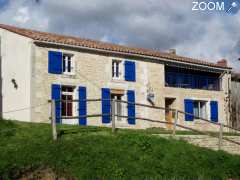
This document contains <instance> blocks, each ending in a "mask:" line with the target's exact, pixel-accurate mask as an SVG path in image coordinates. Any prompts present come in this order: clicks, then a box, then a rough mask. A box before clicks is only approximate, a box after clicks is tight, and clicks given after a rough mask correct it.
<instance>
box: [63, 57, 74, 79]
mask: <svg viewBox="0 0 240 180" xmlns="http://www.w3.org/2000/svg"><path fill="white" fill-rule="evenodd" d="M65 57H70V59H68V60H66V59H65ZM62 61H63V63H62V72H63V74H64V75H75V59H74V55H73V54H70V53H63V56H62ZM66 61H67V62H66ZM69 62H71V64H70V72H69V71H68V69H69V64H68V63H69Z"/></svg>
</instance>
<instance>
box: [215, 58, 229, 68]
mask: <svg viewBox="0 0 240 180" xmlns="http://www.w3.org/2000/svg"><path fill="white" fill-rule="evenodd" d="M217 64H218V65H220V66H222V67H227V60H226V59H222V60H220V61H218V62H217Z"/></svg>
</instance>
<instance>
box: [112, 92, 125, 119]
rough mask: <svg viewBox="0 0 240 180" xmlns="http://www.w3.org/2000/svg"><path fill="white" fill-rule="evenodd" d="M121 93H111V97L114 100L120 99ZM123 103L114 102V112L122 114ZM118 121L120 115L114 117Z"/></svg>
mask: <svg viewBox="0 0 240 180" xmlns="http://www.w3.org/2000/svg"><path fill="white" fill-rule="evenodd" d="M122 97H123V95H122V94H111V99H114V100H122ZM122 104H123V103H121V102H116V103H115V113H116V114H117V115H119V116H122V115H123V105H122ZM116 119H117V120H118V121H121V120H122V118H121V117H117V118H116Z"/></svg>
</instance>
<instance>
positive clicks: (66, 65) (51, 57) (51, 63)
mask: <svg viewBox="0 0 240 180" xmlns="http://www.w3.org/2000/svg"><path fill="white" fill-rule="evenodd" d="M48 72H49V73H51V74H68V75H74V74H75V62H74V58H73V55H72V54H65V53H62V52H61V51H49V52H48Z"/></svg>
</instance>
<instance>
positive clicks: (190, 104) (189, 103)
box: [184, 99, 194, 121]
mask: <svg viewBox="0 0 240 180" xmlns="http://www.w3.org/2000/svg"><path fill="white" fill-rule="evenodd" d="M184 106H185V112H186V113H190V114H193V100H191V99H185V100H184ZM190 114H185V120H186V121H193V119H194V117H193V115H190Z"/></svg>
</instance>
